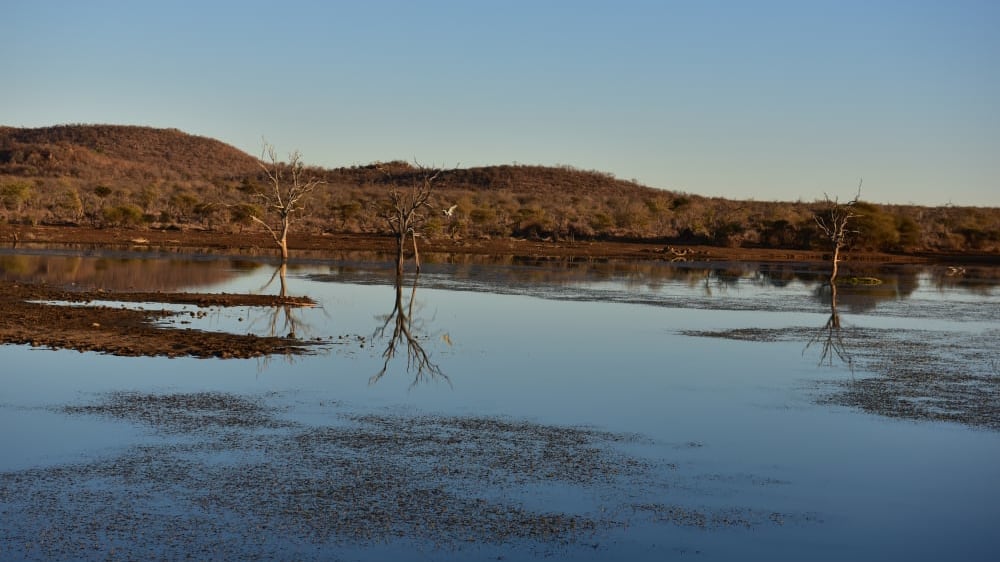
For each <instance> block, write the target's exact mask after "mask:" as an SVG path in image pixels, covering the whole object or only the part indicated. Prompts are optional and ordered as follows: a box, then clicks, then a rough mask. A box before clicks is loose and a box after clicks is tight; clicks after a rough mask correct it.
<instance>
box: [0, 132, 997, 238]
mask: <svg viewBox="0 0 1000 562" xmlns="http://www.w3.org/2000/svg"><path fill="white" fill-rule="evenodd" d="M308 172H309V173H311V174H313V175H315V176H318V177H321V178H322V179H324V180H325V181H326V182H327V183H326V184H325V185H324V186H323V187H322V188H321V189H320V190H319V191H317V192H315V193H314V194H313V197H312V198H311V199H310V202H309V205H308V209H307V211H306V212H305V213H304V214H303V216H302V217H301V218H300V219H299V222H298V223H297V225H296V229H297V230H298V231H300V232H322V231H332V232H348V233H378V232H385V231H386V225H385V224H384V223H383V220H382V219H381V218H380V212H379V211H380V209H382V208H383V207H384V205H385V204H386V195H387V193H388V191H389V190H390V189H391V188H392V187H397V188H403V189H406V188H409V187H410V186H411V185H413V183H414V182H416V181H419V179H420V178H421V177H423V175H424V174H423V172H424V171H423V170H421V169H419V168H417V167H415V166H413V165H411V164H408V163H405V162H398V161H397V162H388V163H383V164H370V165H366V166H353V167H346V168H337V169H321V168H313V169H310V170H308ZM264 180H265V178H264V176H263V175H262V173H261V169H260V167H259V166H258V163H257V159H256V158H255V157H253V156H250V155H248V154H246V153H244V152H242V151H240V150H238V149H236V148H234V147H232V146H229V145H226V144H224V143H221V142H219V141H216V140H213V139H209V138H205V137H197V136H192V135H188V134H185V133H182V132H180V131H177V130H175V129H152V128H147V127H126V126H114V125H66V126H57V127H47V128H41V129H18V128H11V127H0V220H2V221H6V222H11V223H29V224H84V225H88V226H95V227H148V228H172V227H177V228H204V229H214V230H225V231H233V232H240V231H244V230H250V229H254V228H257V227H256V226H254V224H253V222H252V221H251V219H250V216H252V215H253V214H254V213H259V212H260V211H261V209H259V208H257V207H256V206H257V205H258V204H259V202H258V201H257V200H255V199H254V198H253V193H255V191H256V189H257V188H258V187H260V186H261V185H263V184H264V183H265V181H264ZM844 188H845V189H844V192H843V194H842V195H843V196H844V198H850V197H852V196H853V195H854V193H853V191H852V190H853V186H844ZM817 195H818V196H819V195H821V194H817ZM863 198H864V193H862V200H863ZM433 202H434V204H435V205H436V207H437V208H436V209H434V210H433V212H432V214H431V216H430V218H429V220H428V222H427V224H426V231H425V235H426V236H450V237H521V238H541V239H546V238H551V239H553V240H563V239H576V240H586V239H601V240H632V241H638V240H646V241H657V242H663V243H676V244H709V245H720V246H732V247H737V246H742V247H769V248H794V249H809V248H821V247H823V242H822V239H821V237H820V236H819V235H818V232H817V228H816V224H815V221H814V219H813V216H814V212H815V211H816V209H817V208H818V207H819V205H818V201H814V202H765V201H734V200H729V199H721V198H708V197H701V196H698V195H694V194H687V193H678V192H672V191H665V190H660V189H654V188H650V187H646V186H643V185H640V184H638V183H636V182H630V181H624V180H620V179H617V178H615V177H614V176H612V175H609V174H605V173H601V172H594V171H583V170H578V169H574V168H570V167H565V166H563V167H543V166H522V165H501V166H489V167H478V168H466V169H453V170H444V171H443V172H442V173H441V174H440V175H439V176H438V177H437V179H436V180H435V183H434V199H433ZM452 205H457V207H456V208H455V210H454V212H453V213H452V214H451V215H450V216H449V215H446V214H445V213H444V212H443V210H444V209H446V208H449V207H451V206H452ZM857 210H858V212H859V213H860V215H861V216H860V217H859V218H858V219H857V220H856V223H855V226H854V229H855V230H857V235H856V236H855V237H854V241H853V244H852V246H853V247H854V248H856V249H867V250H881V251H889V252H911V251H924V250H936V251H957V252H962V251H976V252H998V251H1000V208H981V207H954V206H948V207H920V206H914V205H876V204H872V203H866V202H863V201H862V202H861V203H860V204H859V205H858V207H857Z"/></svg>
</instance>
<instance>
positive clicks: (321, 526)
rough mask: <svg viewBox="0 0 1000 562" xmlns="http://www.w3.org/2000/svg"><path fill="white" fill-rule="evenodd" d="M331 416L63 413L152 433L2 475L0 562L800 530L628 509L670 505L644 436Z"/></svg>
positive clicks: (168, 402)
mask: <svg viewBox="0 0 1000 562" xmlns="http://www.w3.org/2000/svg"><path fill="white" fill-rule="evenodd" d="M328 407H330V408H331V410H332V412H331V418H333V421H334V423H333V424H332V425H327V426H303V425H300V424H297V423H294V422H290V421H287V420H284V419H282V418H281V411H280V409H278V408H275V407H272V406H269V405H268V404H267V402H266V400H265V399H263V398H246V397H241V396H237V395H231V394H214V393H194V394H169V395H156V394H142V393H133V392H121V393H113V394H110V395H106V396H103V397H100V399H99V400H98V401H96V402H94V403H91V404H83V405H71V406H66V407H63V408H61V409H60V410H59V411H61V412H63V413H65V414H68V415H96V416H104V417H108V418H112V419H117V420H121V421H125V422H129V423H134V424H139V425H144V426H147V427H149V428H151V429H152V430H153V431H154V434H157V435H161V436H162V438H161V439H159V440H157V441H155V442H154V444H147V445H143V446H139V447H134V448H131V449H128V450H126V451H124V452H123V453H122V454H120V455H117V456H112V457H111V458H104V459H98V460H93V461H88V462H83V463H79V464H72V465H63V466H54V467H47V468H36V469H29V470H23V471H18V472H11V473H3V474H0V509H2V511H3V513H4V519H5V532H4V534H3V536H0V558H4V559H10V558H15V559H69V558H72V559H104V558H115V559H179V558H184V557H194V558H201V559H208V558H212V559H241V560H245V559H271V558H281V559H332V558H337V557H338V556H339V555H342V554H345V553H349V552H351V549H353V548H359V547H360V548H368V547H371V546H375V545H384V544H387V543H391V542H393V541H406V542H407V543H408V544H414V545H416V546H417V547H418V548H421V549H427V550H428V551H438V550H441V549H443V550H446V551H449V556H457V557H458V558H463V557H468V556H473V555H475V553H476V552H477V551H481V549H483V548H486V549H489V548H502V549H503V550H502V551H499V550H497V551H496V552H505V553H508V554H509V553H510V552H516V551H521V552H525V553H528V552H530V553H532V555H539V554H540V555H547V554H552V553H554V552H556V551H562V554H571V553H572V552H573V550H572V549H586V550H590V549H594V548H598V549H599V548H602V541H605V540H606V537H607V533H608V532H611V531H613V530H615V529H624V528H626V527H631V526H633V525H636V524H647V525H673V526H683V527H696V528H703V529H706V530H707V529H716V528H720V527H738V528H745V527H757V526H762V525H769V526H770V525H781V524H785V523H787V522H793V521H798V522H808V521H813V520H814V518H813V517H812V516H810V515H808V514H794V513H793V514H787V513H778V512H774V511H768V510H766V509H748V508H744V507H740V506H730V507H724V508H710V507H709V508H706V507H703V506H697V505H695V506H691V505H683V504H680V503H673V502H670V501H665V502H664V503H643V504H635V503H633V502H634V499H633V498H635V497H636V494H637V493H638V492H639V491H642V492H643V495H644V496H645V497H654V498H663V499H664V500H669V499H670V498H672V494H671V493H670V491H669V489H670V486H671V485H672V484H674V483H675V481H674V480H675V479H676V478H677V477H676V475H675V470H676V467H673V466H672V465H670V464H664V463H663V462H662V461H657V462H654V461H651V460H649V459H647V458H643V457H641V456H638V455H637V454H636V453H635V452H634V451H635V450H636V447H640V448H641V447H642V446H643V445H650V443H649V442H648V440H646V439H645V438H643V437H642V436H637V435H628V434H616V433H610V432H606V431H600V430H597V429H593V428H586V427H565V426H552V425H543V424H537V423H533V422H528V421H522V420H511V419H503V418H488V417H452V416H433V415H420V416H406V415H399V414H394V413H382V414H372V413H365V414H355V413H352V412H350V411H348V410H346V409H343V408H341V407H339V406H336V405H328ZM157 443H158V444H157ZM630 451H631V452H630ZM758 480H760V479H758ZM766 480H767V479H763V480H762V481H766ZM552 494H554V495H556V496H559V495H564V494H569V495H570V496H572V497H574V498H575V500H574V501H573V502H572V505H573V507H572V508H569V509H565V508H564V509H551V508H548V507H547V505H548V502H546V501H545V500H544V498H546V497H548V496H549V495H552ZM674 501H676V500H674ZM562 505H564V507H565V504H564V503H563V504H562ZM490 545H493V546H492V547H491V546H490ZM462 553H464V554H462ZM428 554H430V557H431V558H439V557H440V554H438V555H433V552H429V553H428ZM480 554H481V552H480ZM348 555H349V554H348Z"/></svg>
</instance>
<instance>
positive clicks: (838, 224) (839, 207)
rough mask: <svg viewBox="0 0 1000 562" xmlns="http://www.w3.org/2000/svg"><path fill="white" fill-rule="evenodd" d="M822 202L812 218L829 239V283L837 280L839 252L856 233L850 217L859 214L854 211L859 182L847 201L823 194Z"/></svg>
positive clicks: (859, 190)
mask: <svg viewBox="0 0 1000 562" xmlns="http://www.w3.org/2000/svg"><path fill="white" fill-rule="evenodd" d="M823 197H824V202H823V206H822V208H820V209H819V210H818V211H816V213H815V215H814V216H813V218H814V219H815V220H816V226H818V227H819V230H820V232H822V233H823V236H824V237H825V238H826V239H828V240H829V241H830V245H831V247H832V248H833V258H832V261H833V263H832V265H833V267H832V269H831V271H830V285H831V286H833V285H834V283H836V281H837V273H838V269H839V264H840V252H841V250H843V249H844V247H845V246H847V244H848V242H850V238H851V236H853V235H854V234H857V231H856V230H851V228H850V226H851V221H852V219H854V218H856V217H859V216H861V215H860V214H858V212H857V211H856V206H857V204H858V200H859V199H860V197H861V182H860V181H859V182H858V192H857V194H856V195H855V196H854V199H851V200H850V201H848V202H847V203H841V202H840V201H838V200H837V198H834V199H832V200H831V199H830V196H829V195H827V194H825V193H824V194H823Z"/></svg>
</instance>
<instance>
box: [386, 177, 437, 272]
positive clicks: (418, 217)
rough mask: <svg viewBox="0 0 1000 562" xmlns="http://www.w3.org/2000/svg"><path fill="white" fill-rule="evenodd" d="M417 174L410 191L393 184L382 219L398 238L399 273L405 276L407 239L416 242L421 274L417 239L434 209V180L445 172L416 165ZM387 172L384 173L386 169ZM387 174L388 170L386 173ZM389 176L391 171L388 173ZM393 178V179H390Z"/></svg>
mask: <svg viewBox="0 0 1000 562" xmlns="http://www.w3.org/2000/svg"><path fill="white" fill-rule="evenodd" d="M417 170H418V172H417V174H415V175H413V176H412V177H411V178H410V187H409V188H405V187H404V188H400V187H399V186H397V185H395V184H393V186H392V188H391V189H390V191H389V204H388V205H387V206H385V207H383V209H382V211H381V213H380V216H381V217H382V219H383V220H385V222H386V224H387V225H388V226H389V230H390V231H392V233H393V235H395V237H396V274H397V275H402V274H403V263H404V259H405V254H404V252H405V248H406V237H407V236H409V237H410V239H411V240H412V241H413V260H414V262H415V263H416V266H417V272H419V271H420V250H419V249H418V248H417V237H418V236H420V234H421V232H420V230H421V228H422V227H423V226H424V223H425V221H426V220H427V216H426V211H427V210H428V209H430V208H431V203H430V199H431V194H432V191H433V187H434V180H436V179H437V178H438V176H440V175H441V172H442V170H433V169H428V168H424V167H423V166H420V165H417ZM383 171H384V170H383ZM384 172H385V171H384ZM385 173H386V174H387V175H388V172H385ZM390 179H391V178H390Z"/></svg>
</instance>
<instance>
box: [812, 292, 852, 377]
mask: <svg viewBox="0 0 1000 562" xmlns="http://www.w3.org/2000/svg"><path fill="white" fill-rule="evenodd" d="M827 287H829V290H830V318H829V319H827V321H826V324H825V325H824V326H823V327H822V328H820V329H819V330H818V331H817V332H816V334H815V335H814V336H813V337H811V338H809V341H808V342H807V343H806V346H805V348H804V349H803V350H802V353H803V354H805V352H806V351H807V350H808V349H809V348H810V347H812V346H813V345H816V344H820V356H819V365H823V364H824V363H825V364H826V365H828V366H830V367H832V366H833V361H834V359H837V360H839V361H840V362H842V363H843V364H845V365H847V367H848V368H850V369H851V373H854V359H853V358H852V357H851V354H850V353H849V352H848V349H847V344H846V343H844V336H843V333H842V332H841V323H840V313H839V312H837V284H836V283H830V284H829V285H822V286H820V287H819V289H817V294H818V295H820V296H821V297H822V295H823V293H824V292H825V289H826V288H827Z"/></svg>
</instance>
